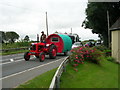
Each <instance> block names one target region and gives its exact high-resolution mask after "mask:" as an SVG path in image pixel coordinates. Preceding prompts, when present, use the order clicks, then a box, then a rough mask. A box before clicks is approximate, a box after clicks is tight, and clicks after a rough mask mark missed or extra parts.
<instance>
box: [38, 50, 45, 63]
mask: <svg viewBox="0 0 120 90" xmlns="http://www.w3.org/2000/svg"><path fill="white" fill-rule="evenodd" d="M39 60H40V62H43V61H44V60H45V53H44V52H41V53H40V54H39Z"/></svg>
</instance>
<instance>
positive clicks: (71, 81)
mask: <svg viewBox="0 0 120 90" xmlns="http://www.w3.org/2000/svg"><path fill="white" fill-rule="evenodd" d="M77 69H78V72H76V71H74V70H73V67H71V65H70V64H68V65H67V69H66V72H64V73H63V74H62V76H61V83H60V87H61V88H118V64H115V63H113V62H110V61H107V60H104V61H102V62H101V65H97V64H94V63H89V62H85V64H81V65H79V66H78V67H77Z"/></svg>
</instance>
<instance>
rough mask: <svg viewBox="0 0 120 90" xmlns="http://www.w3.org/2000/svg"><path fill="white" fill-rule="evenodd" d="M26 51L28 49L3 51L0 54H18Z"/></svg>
mask: <svg viewBox="0 0 120 90" xmlns="http://www.w3.org/2000/svg"><path fill="white" fill-rule="evenodd" d="M24 52H28V50H18V51H9V52H3V53H0V55H10V54H17V53H24Z"/></svg>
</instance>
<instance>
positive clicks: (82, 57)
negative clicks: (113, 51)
mask: <svg viewBox="0 0 120 90" xmlns="http://www.w3.org/2000/svg"><path fill="white" fill-rule="evenodd" d="M71 53H72V54H71V55H70V57H69V60H70V62H71V64H72V65H73V66H74V67H76V66H78V65H79V64H80V63H81V64H84V61H89V62H93V63H95V64H100V61H101V58H102V57H104V53H103V52H101V51H100V50H98V49H96V48H95V47H92V48H90V47H77V48H74V49H72V50H71Z"/></svg>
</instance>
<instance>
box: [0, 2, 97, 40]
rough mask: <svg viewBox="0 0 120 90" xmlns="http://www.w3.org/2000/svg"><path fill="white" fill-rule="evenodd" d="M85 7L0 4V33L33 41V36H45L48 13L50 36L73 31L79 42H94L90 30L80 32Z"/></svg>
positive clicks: (36, 3)
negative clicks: (17, 35) (85, 40)
mask: <svg viewBox="0 0 120 90" xmlns="http://www.w3.org/2000/svg"><path fill="white" fill-rule="evenodd" d="M86 7H87V0H85V1H84V2H83V1H82V0H76V1H75V0H1V1H0V13H1V14H0V31H15V32H17V33H18V34H19V35H20V37H21V38H24V36H25V35H29V37H30V38H31V39H33V40H36V34H39V35H40V34H41V33H40V32H41V31H45V33H46V14H45V12H46V11H47V13H48V27H49V28H48V29H49V34H51V33H54V32H55V31H61V32H70V29H71V28H73V30H74V33H78V34H79V35H80V36H81V38H86V39H87V38H92V37H93V38H97V35H96V36H95V35H93V34H92V33H91V31H90V30H85V29H84V28H81V24H82V22H83V20H84V19H85V17H86V16H85V8H86ZM86 34H88V35H86ZM86 36H88V37H86Z"/></svg>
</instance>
